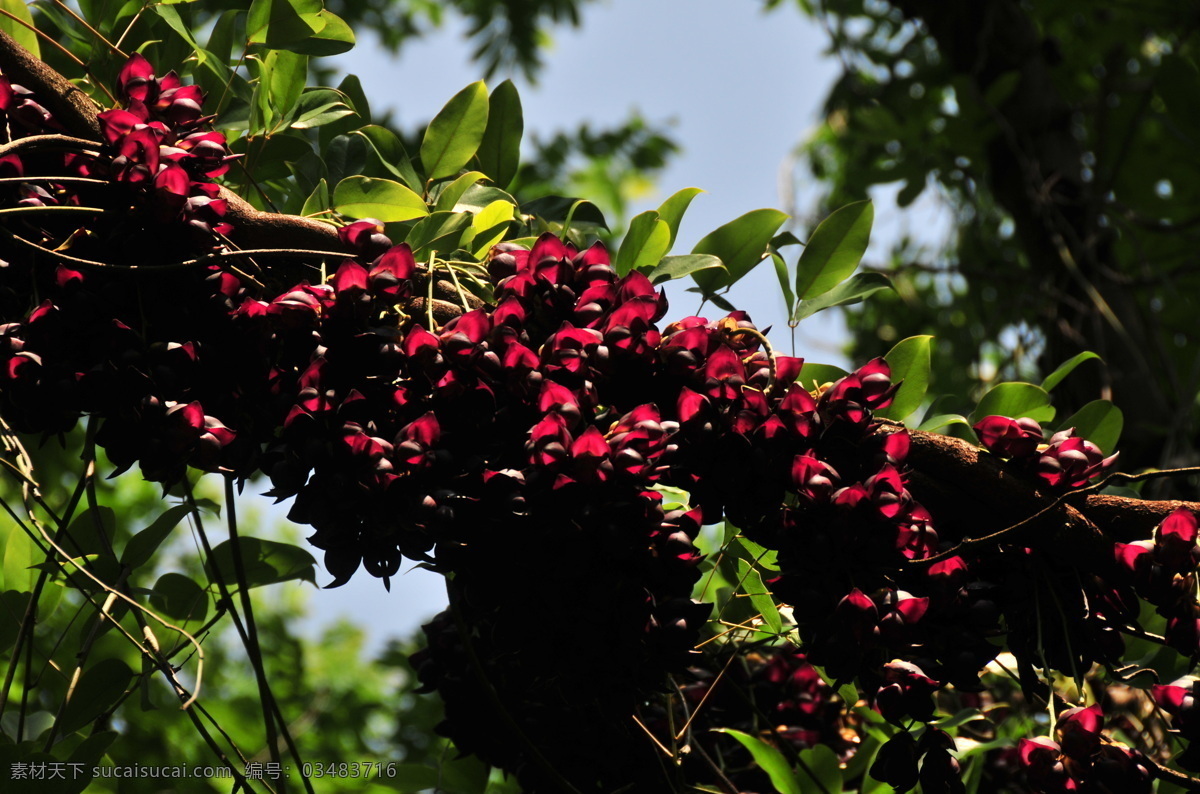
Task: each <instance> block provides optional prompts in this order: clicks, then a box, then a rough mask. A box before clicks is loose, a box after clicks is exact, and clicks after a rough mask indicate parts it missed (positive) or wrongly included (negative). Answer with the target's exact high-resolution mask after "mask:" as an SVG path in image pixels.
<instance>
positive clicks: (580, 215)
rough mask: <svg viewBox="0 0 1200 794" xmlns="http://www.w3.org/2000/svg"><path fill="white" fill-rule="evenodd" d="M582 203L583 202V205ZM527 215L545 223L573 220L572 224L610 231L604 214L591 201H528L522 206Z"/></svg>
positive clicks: (544, 198) (560, 198)
mask: <svg viewBox="0 0 1200 794" xmlns="http://www.w3.org/2000/svg"><path fill="white" fill-rule="evenodd" d="M580 202H583V203H582V204H581V203H580ZM521 210H522V212H524V213H525V214H526V215H533V216H535V217H538V218H541V219H542V220H544V221H552V222H558V223H565V222H566V220H567V218H571V222H572V224H574V225H576V226H578V225H592V226H599V227H600V228H601V229H608V224H607V223H606V222H605V220H604V213H602V212H600V208H599V207H597V206H596V205H595V204H593V203H591V202H590V201H585V200H584V199H578V198H570V197H568V196H542V197H541V198H536V199H534V200H533V201H528V202H526V203H525V204H523V205H522V206H521Z"/></svg>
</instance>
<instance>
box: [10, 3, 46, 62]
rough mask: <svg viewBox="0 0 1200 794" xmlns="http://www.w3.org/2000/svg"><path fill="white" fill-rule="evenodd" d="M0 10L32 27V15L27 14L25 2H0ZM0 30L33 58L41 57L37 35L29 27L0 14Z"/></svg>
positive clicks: (27, 7)
mask: <svg viewBox="0 0 1200 794" xmlns="http://www.w3.org/2000/svg"><path fill="white" fill-rule="evenodd" d="M0 9H4V10H5V11H7V12H8V13H9V14H12V15H13V16H14V17H16V18H17V19H20V20H22V21H24V22H26V23H28V24H29V25H30V26H32V25H33V14H31V13H30V12H29V6H28V5H26V4H25V0H0ZM0 30H3V31H4V32H5V33H7V34H8V35H10V36H12V37H13V39H15V40H16V42H17V44H20V45H21V46H22V47H24V48H25V49H27V50H29V52H30V53H32V54H33V57H35V58H40V57H42V56H41V49H40V48H39V46H38V37H37V34H36V33H34V32H33V30H32V29H31V27H26V26H25V25H22V24H21V23H20V22H17V21H16V20H15V19H12V17H9V16H7V15H3V14H0Z"/></svg>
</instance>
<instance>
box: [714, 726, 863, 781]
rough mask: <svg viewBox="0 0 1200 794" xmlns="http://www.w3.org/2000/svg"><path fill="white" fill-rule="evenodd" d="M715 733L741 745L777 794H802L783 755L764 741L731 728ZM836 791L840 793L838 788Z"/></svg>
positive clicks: (721, 729)
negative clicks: (730, 737) (767, 778)
mask: <svg viewBox="0 0 1200 794" xmlns="http://www.w3.org/2000/svg"><path fill="white" fill-rule="evenodd" d="M715 731H716V732H717V733H725V734H728V735H730V736H732V737H733V738H734V739H737V740H738V742H740V743H741V745H742V747H745V748H746V749H747V750H749V751H750V755H752V756H753V757H754V760H755V762H756V763H757V764H758V766H759V768H760V769H761V770H762V771H764V772H766V773H767V777H769V778H770V779H771V785H773V786H774V787H775V791H776V792H778V794H804V789H803V788H801V787H800V782H799V781H798V780H797V779H796V776H795V775H794V774H793V773H792V768H791V767H790V766H789V765H788V762H787V759H785V758H784V757H783V753H781V752H779V751H778V750H777V749H775V748H774V747H773V746H771V745H770V744H768V743H767V742H766V741H765V740H763V739H760V738H758V737H757V736H751V735H750V734H748V733H742V732H741V731H736V730H734V729H733V728H716V729H715ZM838 791H839V792H840V791H841V788H840V787H839V788H838Z"/></svg>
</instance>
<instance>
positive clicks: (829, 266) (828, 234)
mask: <svg viewBox="0 0 1200 794" xmlns="http://www.w3.org/2000/svg"><path fill="white" fill-rule="evenodd" d="M874 219H875V208H874V206H873V205H872V204H871V202H870V201H856V202H855V203H853V204H847V205H846V206H844V207H842V208H840V209H838V210H836V211H835V212H834V213H833V214H832V215H830V216H829V217H828V218H826V219H825V220H823V221H821V222H820V223H819V224H817V228H816V229H815V230H814V231H813V233H812V236H811V237H810V238H809V240H808V245H806V246H804V251H803V252H801V254H800V261H799V262H798V263H797V265H796V296H797V297H798V298H800V299H801V300H807V299H809V298H815V297H816V296H818V295H823V294H825V293H826V292H828V291H829V290H831V289H833V288H834V287H836V286H837V285H838V284H841V283H842V282H843V281H845V280H846V279H848V278H849V277H850V274H851V273H853V272H854V270H855V268H857V267H858V263H859V262H860V261H862V257H863V254H864V253H865V252H866V250H867V243H868V241H869V240H870V239H871V224H872V223H873V222H874Z"/></svg>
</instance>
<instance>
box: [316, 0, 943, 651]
mask: <svg viewBox="0 0 1200 794" xmlns="http://www.w3.org/2000/svg"><path fill="white" fill-rule="evenodd" d="M463 30H464V26H463V25H462V24H461V21H459V20H453V19H451V20H450V22H449V24H448V25H447V26H446V28H445V29H443V30H442V31H441V32H439V33H438V34H437V35H434V36H431V37H429V38H427V39H425V40H423V41H421V42H418V43H416V44H413V45H410V46H408V48H407V49H406V50H405V53H404V57H403V58H401V59H399V60H395V59H392V58H390V57H389V56H387V55H384V54H382V53H381V52H380V50H379V49H378V47H377V46H374V44H373V43H372V42H371V41H370V40H369V39H367V37H363V39H360V44H359V46H358V47H357V48H356V49H355V50H354V51H352V52H351V53H349V54H347V55H345V56H341V57H339V58H338V59H337V65H338V68H340V69H343V70H345V71H347V72H351V73H354V74H357V75H358V76H359V78H360V79H361V80H362V82H363V84H364V87H365V88H366V91H367V93H368V96H369V97H370V99H371V102H372V107H373V108H377V109H382V108H384V107H390V108H393V109H394V111H395V113H396V118H397V120H398V121H399V122H400V123H401V124H402V125H415V124H419V123H424V122H425V121H428V119H430V118H432V117H433V115H434V114H436V113H437V111H438V110H439V109H440V108H441V107H442V105H443V104H444V103H445V102H446V100H447V99H449V98H450V97H451V96H453V95H454V94H455V93H456V92H457V91H458V90H459V89H461V88H462V87H463V86H465V85H466V84H468V83H470V82H472V81H474V80H477V79H478V78H479V74H478V70H477V69H476V68H475V67H474V66H472V64H471V63H470V59H469V53H470V49H471V48H470V45H469V43H468V42H467V41H466V40H465V39H464V37H463ZM552 36H553V40H554V45H553V47H552V49H551V50H550V51H549V52H548V53H547V55H546V59H545V69H544V70H543V72H542V73H541V75H540V78H539V82H538V85H536V86H530V85H529V84H528V82H526V81H524V80H522V79H521V78H520V76H519V75H516V74H513V75H499V76H498V77H497V78H496V79H495V80H493V81H492V84H493V85H494V84H495V83H497V82H499V81H500V80H502V79H503V78H505V77H512V78H513V79H514V81H515V82H516V83H517V85H518V87H519V88H520V91H521V97H522V104H523V107H524V114H525V128H526V134H527V135H529V134H531V133H533V132H537V133H541V134H543V135H549V134H551V133H553V132H556V131H558V130H569V129H572V128H574V127H575V126H576V125H577V124H578V123H579V122H580V121H588V122H591V123H592V124H593V125H595V126H597V127H605V126H608V125H610V124H617V123H620V122H621V121H623V120H624V119H626V118H627V117H628V115H629V112H630V111H631V110H637V111H639V112H640V113H641V114H642V116H643V117H645V118H646V119H647V120H648V121H651V122H654V123H667V124H668V125H669V129H670V131H671V134H672V136H673V137H674V138H675V139H676V140H677V141H678V142H679V143H680V144H681V145H682V148H683V151H682V153H681V154H680V155H679V156H677V157H676V158H675V159H674V161H673V162H672V164H671V165H670V167H669V168H668V169H667V170H666V171H665V172H664V173H663V174H662V175H661V178H660V179H659V186H658V189H657V191H656V192H654V193H652V194H650V195H647V196H645V197H644V198H642V199H640V200H639V201H638V202H637V204H636V205H635V207H634V208H633V212H634V213H636V212H640V211H642V210H644V209H652V208H655V207H657V206H658V204H659V203H660V202H661V201H662V200H663V199H664V198H666V197H667V196H669V195H671V194H672V193H673V192H675V191H676V190H679V189H681V188H684V187H692V186H694V187H699V188H702V189H704V190H705V191H706V192H705V193H704V194H702V195H701V196H699V197H697V199H696V200H695V201H694V202H693V204H692V207H691V209H690V210H689V211H688V214H687V216H686V217H685V218H684V221H683V224H682V226H681V228H680V234H679V239H678V242H677V243H676V250H675V253H686V252H687V251H689V250H691V247H692V246H693V245H694V244H695V243H696V242H697V241H698V240H699V239H700V238H701V237H703V236H704V235H705V234H706V233H708V232H709V231H711V230H712V229H714V228H716V227H717V226H719V225H721V224H722V223H725V222H727V221H730V220H732V219H734V218H735V217H737V216H739V215H741V214H742V213H745V212H748V211H750V210H753V209H758V208H761V207H780V208H784V207H786V206H788V203H789V197H786V196H783V195H781V188H780V186H781V174H782V173H783V171H782V169H784V168H785V167H786V166H785V164H786V163H787V162H788V161H789V159H790V157H791V156H792V153H793V151H794V150H795V148H796V145H797V143H798V142H799V141H801V140H803V139H804V138H806V137H807V136H808V135H809V134H810V133H811V132H812V131H813V129H814V128H815V126H816V124H817V122H818V120H819V116H820V106H821V102H822V100H823V98H824V96H825V95H826V93H827V92H828V90H829V87H830V85H831V84H832V82H833V80H834V79H835V78H836V77H837V75H838V74H839V73H840V64H839V63H838V62H837V61H836V59H835V58H833V57H831V56H828V55H826V54H825V49H826V47H827V38H826V35H825V33H824V31H822V30H821V28H820V26H819V25H818V24H817V23H816V22H814V21H813V20H811V19H808V18H806V17H804V16H802V15H801V14H800V13H799V12H798V11H797V10H795V9H794V7H793V6H791V5H790V4H785V7H784V8H783V9H781V10H780V11H777V12H773V13H764V12H763V11H762V10H761V4H760V3H759V2H758V0H654V2H645V0H608V1H607V2H601V3H595V4H588V5H587V6H585V8H584V12H583V24H582V26H581V27H580V28H578V29H567V28H563V29H557V30H554V31H552ZM928 192H929V191H927V193H928ZM798 193H799V198H798V202H796V206H798V207H799V208H800V211H801V212H805V211H809V212H811V209H812V203H813V199H814V197H815V195H816V193H817V189H816V187H815V186H812V185H805V184H804V183H803V182H802V181H801V183H800V184H799V185H798ZM877 198H879V197H877ZM790 200H792V201H795V197H792V198H791V199H790ZM877 203H881V202H877ZM876 214H877V217H879V215H880V214H881V212H880V211H879V210H878V209H877V213H876ZM811 223H812V219H811V218H801V219H797V225H796V226H795V227H794V231H795V232H796V233H797V234H798V235H799V236H800V237H801V238H802V239H803V237H804V236H805V235H806V234H807V232H808V231H810V230H811ZM877 229H879V227H878V226H877ZM880 232H881V233H877V234H876V235H875V237H876V239H875V240H873V245H872V249H873V250H880V251H881V252H882V250H883V246H882V243H881V239H880V238H883V237H890V238H891V239H895V236H896V235H897V234H898V233H899V231H898V228H897V227H896V226H895V224H894V223H893V224H890V225H888V226H885V227H884V228H883V229H880ZM793 261H794V260H793ZM670 297H671V299H672V310H671V312H670V313H669V316H670V317H671V318H676V317H684V316H687V315H689V314H692V313H694V312H695V310H696V306H697V303H698V300H697V299H696V297H695V296H694V295H692V294H686V293H683V292H681V291H674V292H673V293H670ZM730 297H731V300H732V301H733V302H734V304H735V305H737V306H739V307H741V308H745V309H747V310H748V311H750V313H751V315H752V316H753V318H754V319H755V321H756V323H757V324H758V325H759V327H765V326H767V325H773V326H774V327H775V329H776V331H775V333H773V334H772V336H774V337H775V338H776V339H777V340H784V341H783V342H782V343H781V346H782V347H784V348H785V349H786V347H787V346H788V342H787V341H786V340H787V329H786V322H785V316H784V309H783V301H782V298H780V297H779V290H778V286H777V284H776V282H775V276H774V273H773V271H772V270H771V269H770V268H769V267H766V266H764V267H761V268H759V270H758V271H756V272H754V273H752V274H751V275H750V276H748V277H747V278H746V279H744V280H743V282H741V283H739V284H738V285H737V286H736V287H735V289H734V291H733V293H732V294H731V296H730ZM707 309H708V310H709V311H708V313H709V316H714V314H713V312H712V307H711V306H710V307H707ZM844 339H845V328H844V324H843V321H842V319H841V315H840V314H838V313H835V312H826V313H825V314H823V315H818V316H817V317H816V318H811V319H810V320H807V321H805V323H804V324H803V325H802V327H801V328H800V329H799V332H798V334H797V336H796V346H797V354H799V355H803V356H805V357H807V358H808V359H809V360H814V361H821V362H824V363H836V364H841V365H843V366H845V365H846V362H845V359H844V358H843V357H842V356H841V355H840V353H839V352H838V348H839V347H840V346H841V344H842V343H843V341H844ZM319 580H320V581H328V580H329V577H328V576H324V575H323V576H322V577H319ZM311 604H312V607H313V609H314V616H313V619H314V620H315V621H316V622H318V623H322V622H326V621H328V620H330V619H332V618H333V617H334V616H336V615H339V614H342V615H346V616H348V617H350V618H352V619H356V620H358V621H359V622H363V621H364V619H365V620H366V621H367V622H369V624H370V625H369V628H370V630H371V631H372V639H373V641H374V643H379V642H381V641H382V640H383V639H385V638H386V637H387V636H388V635H393V634H394V635H404V634H407V633H409V632H411V631H412V630H413V629H415V628H416V626H418V625H419V624H420V623H421V622H423V621H425V620H427V619H428V618H429V617H431V616H432V615H433V614H434V613H435V612H437V611H438V610H439V609H441V608H442V606H444V604H445V595H444V589H443V584H442V582H441V577H439V576H437V575H435V574H430V573H427V572H425V571H421V570H415V571H412V572H411V573H408V574H406V575H403V576H400V577H397V578H396V579H395V580H393V582H392V592H391V594H390V595H385V594H384V593H383V587H382V584H381V583H380V582H379V581H378V580H376V579H373V578H372V577H370V576H367V575H366V574H364V573H361V572H360V574H359V575H358V576H356V577H355V578H354V580H353V581H352V582H351V583H350V584H348V585H346V586H344V587H342V588H339V589H337V590H331V591H323V592H321V593H318V594H315V595H314V597H313V599H312V601H311ZM363 604H371V605H373V607H372V608H371V609H370V610H369V613H368V614H364V611H363V606H362V605H363ZM384 605H386V607H385V608H380V607H383V606H384Z"/></svg>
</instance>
